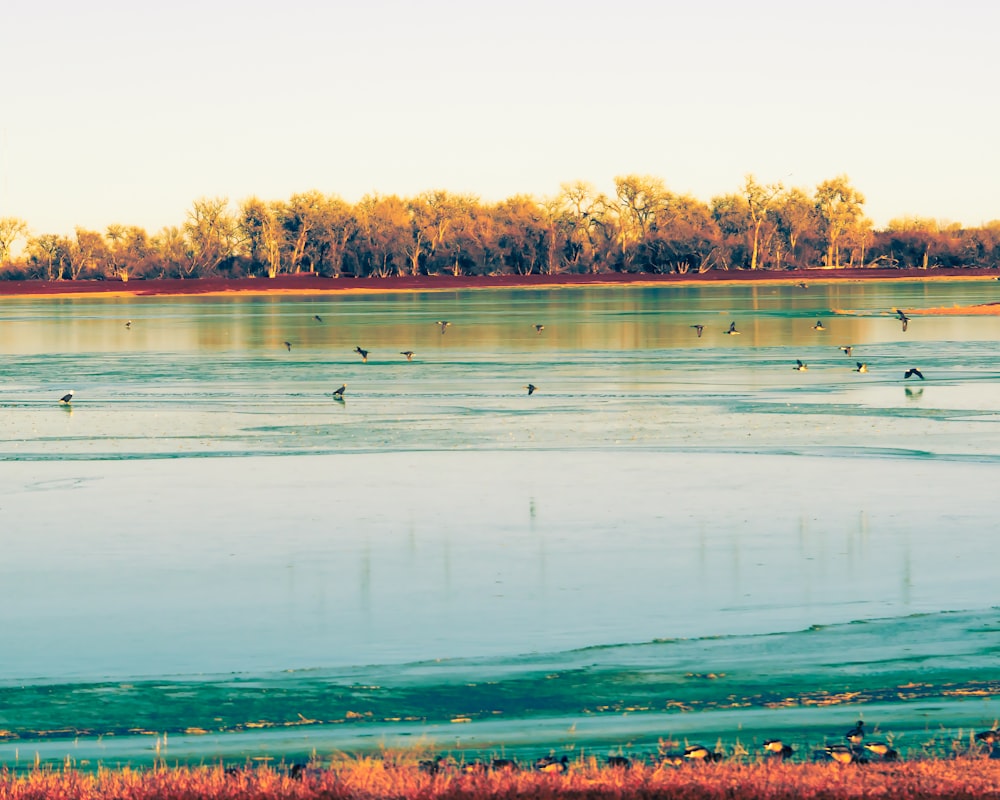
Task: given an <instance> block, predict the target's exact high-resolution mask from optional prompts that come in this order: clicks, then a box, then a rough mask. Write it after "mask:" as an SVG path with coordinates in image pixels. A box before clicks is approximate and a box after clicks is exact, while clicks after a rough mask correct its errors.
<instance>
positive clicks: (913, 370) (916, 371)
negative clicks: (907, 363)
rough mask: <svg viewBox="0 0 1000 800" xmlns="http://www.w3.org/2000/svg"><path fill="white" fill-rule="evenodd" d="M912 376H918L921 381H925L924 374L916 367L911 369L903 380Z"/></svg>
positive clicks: (904, 375) (904, 374) (905, 373)
mask: <svg viewBox="0 0 1000 800" xmlns="http://www.w3.org/2000/svg"><path fill="white" fill-rule="evenodd" d="M911 375H916V376H917V377H918V378H920V380H925V378H924V374H923V373H922V372H921V371H920V370H919V369H917V368H916V367H910V368H909V369H908V370H906V372H904V373H903V379H904V380H905V379H906V378H909V377H910V376H911Z"/></svg>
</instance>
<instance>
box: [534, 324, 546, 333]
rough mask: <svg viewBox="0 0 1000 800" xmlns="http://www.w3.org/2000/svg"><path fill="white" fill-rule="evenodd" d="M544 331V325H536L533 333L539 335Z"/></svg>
mask: <svg viewBox="0 0 1000 800" xmlns="http://www.w3.org/2000/svg"><path fill="white" fill-rule="evenodd" d="M544 330H545V326H544V325H536V326H535V333H541V332H542V331H544Z"/></svg>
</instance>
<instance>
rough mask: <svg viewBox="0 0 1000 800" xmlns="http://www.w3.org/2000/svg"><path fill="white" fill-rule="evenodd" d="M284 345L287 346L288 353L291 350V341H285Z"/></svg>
mask: <svg viewBox="0 0 1000 800" xmlns="http://www.w3.org/2000/svg"><path fill="white" fill-rule="evenodd" d="M285 347H287V348H288V352H289V353H291V352H292V343H291V342H285Z"/></svg>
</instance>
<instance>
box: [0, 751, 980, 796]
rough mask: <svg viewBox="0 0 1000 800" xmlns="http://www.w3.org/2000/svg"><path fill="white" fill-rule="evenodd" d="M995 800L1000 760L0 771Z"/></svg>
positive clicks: (16, 779)
mask: <svg viewBox="0 0 1000 800" xmlns="http://www.w3.org/2000/svg"><path fill="white" fill-rule="evenodd" d="M998 795H1000V760H996V759H994V760H987V759H985V758H958V759H949V760H941V759H938V760H934V759H928V760H923V761H911V762H906V763H892V764H890V763H884V764H874V763H873V764H868V765H865V766H860V765H848V766H842V765H838V764H834V763H822V764H792V763H787V762H786V763H782V762H774V763H761V762H757V763H751V764H739V763H722V764H691V765H684V766H681V767H660V768H658V769H654V768H652V767H648V766H644V765H637V766H634V767H633V768H631V769H611V768H607V767H599V766H598V765H597V762H596V761H594V760H593V759H591V760H589V761H587V760H583V761H577V762H575V763H573V764H572V765H571V766H570V769H569V771H568V772H567V773H565V774H556V775H552V774H543V773H539V772H533V771H530V770H523V771H503V772H482V773H473V774H464V773H462V772H458V771H454V772H444V773H441V774H436V775H430V774H426V773H425V772H422V771H420V770H419V769H418V768H417V767H416V766H415V765H413V764H401V765H398V766H395V765H393V764H392V763H389V762H385V761H383V760H382V759H374V758H372V759H367V758H366V759H357V760H345V761H343V762H341V763H335V764H333V765H330V766H324V767H309V768H307V769H306V770H304V771H303V772H302V773H301V774H299V775H296V776H292V775H290V774H289V773H288V771H286V770H279V769H274V768H269V767H262V768H257V769H246V770H236V771H233V770H228V771H226V770H223V769H222V767H193V768H185V767H177V768H166V767H163V768H156V769H152V770H148V771H140V770H133V769H122V770H107V769H101V770H99V771H97V772H80V771H76V770H73V769H67V770H64V771H50V770H35V771H32V772H28V773H26V774H22V775H16V776H15V775H13V774H11V773H9V772H6V771H5V772H2V773H0V800H35V798H38V799H39V800H40V799H41V798H58V800H96V799H97V798H118V800H173V798H177V799H178V800H182V799H183V800H187V799H188V798H208V800H213V799H214V798H225V799H227V800H228V799H229V798H233V800H236V798H239V799H240V800H253V799H255V798H260V799H261V800H264V799H265V798H266V799H267V800H272V799H273V798H281V799H282V800H285V799H287V800H294V799H295V798H310V800H311V799H313V798H330V800H369V799H371V800H382V799H383V798H393V800H480V799H481V798H503V799H505V800H508V799H512V798H529V797H530V798H536V799H537V800H591V799H593V800H603V799H604V798H616V799H619V798H620V799H622V800H624V799H626V798H628V799H631V798H642V799H643V800H645V798H677V799H678V800H695V799H696V798H697V799H700V798H712V799H713V800H714V798H746V799H747V800H756V799H757V798H761V800H765V799H766V800H785V798H830V800H839V799H840V798H860V797H891V798H899V799H900V800H919V799H920V798H983V797H997V796H998Z"/></svg>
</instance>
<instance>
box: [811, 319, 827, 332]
mask: <svg viewBox="0 0 1000 800" xmlns="http://www.w3.org/2000/svg"><path fill="white" fill-rule="evenodd" d="M813 330H814V331H825V330H826V327H825V326H824V325H823V320H821V319H818V320H816V324H815V325H813Z"/></svg>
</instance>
